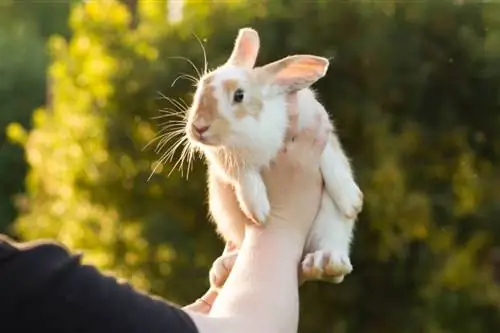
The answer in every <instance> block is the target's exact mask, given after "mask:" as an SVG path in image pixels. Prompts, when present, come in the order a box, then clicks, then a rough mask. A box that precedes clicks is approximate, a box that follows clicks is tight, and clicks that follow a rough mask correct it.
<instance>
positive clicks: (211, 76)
mask: <svg viewBox="0 0 500 333" xmlns="http://www.w3.org/2000/svg"><path fill="white" fill-rule="evenodd" d="M259 47H260V39H259V35H258V33H257V32H256V31H255V30H253V29H251V28H243V29H240V30H239V33H238V36H237V38H236V42H235V45H234V49H233V51H232V53H231V56H230V57H229V59H228V60H227V62H226V63H225V64H223V65H222V66H220V67H218V68H217V69H215V70H214V71H212V72H210V73H207V74H206V75H204V76H203V77H202V78H201V79H200V81H199V83H198V87H197V90H196V92H195V95H194V98H193V104H192V105H191V107H190V109H189V111H188V116H187V122H186V134H187V137H188V139H189V140H190V141H191V143H193V144H194V145H195V146H197V147H198V148H202V149H203V148H210V147H222V148H250V149H251V148H253V147H255V146H257V147H259V146H262V145H263V144H264V145H266V143H268V142H269V140H270V139H271V137H272V136H273V135H274V136H276V140H278V141H279V140H282V138H283V135H284V133H281V132H284V130H285V129H286V125H287V117H286V114H287V112H286V102H285V100H286V99H285V97H286V94H288V93H290V92H293V91H298V90H301V89H303V88H307V87H309V86H310V85H312V84H313V83H314V82H316V81H317V80H318V79H320V78H321V77H323V76H324V75H325V73H326V71H327V68H328V64H329V62H328V60H327V59H325V58H322V57H317V56H312V55H294V56H289V57H286V58H283V59H281V60H278V61H275V62H273V63H270V64H268V65H265V66H262V67H257V68H254V65H255V62H256V59H257V55H258V52H259Z"/></svg>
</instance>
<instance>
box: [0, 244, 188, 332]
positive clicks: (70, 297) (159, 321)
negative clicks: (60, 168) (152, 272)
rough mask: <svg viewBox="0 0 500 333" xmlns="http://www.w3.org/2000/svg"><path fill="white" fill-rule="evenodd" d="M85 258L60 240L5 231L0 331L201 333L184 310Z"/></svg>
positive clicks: (0, 258)
mask: <svg viewBox="0 0 500 333" xmlns="http://www.w3.org/2000/svg"><path fill="white" fill-rule="evenodd" d="M80 259H81V258H80V256H78V255H71V254H70V253H69V252H68V251H67V250H66V249H65V248H63V247H62V246H60V245H58V244H55V243H50V242H33V243H24V244H22V243H14V242H13V241H11V240H9V239H7V238H6V237H3V236H2V235H0V327H1V329H0V331H2V332H5V333H9V332H13V333H14V332H16V333H17V332H37V333H44V332H51V333H83V332H85V333H87V332H88V333H101V332H102V333H129V332H130V333H136V332H137V333H153V332H154V333H156V332H158V333H160V332H161V333H197V329H196V327H195V325H194V323H193V322H192V320H191V318H190V317H189V316H188V315H187V314H186V313H185V312H183V311H182V310H180V309H178V308H177V307H175V306H174V305H172V304H169V303H167V302H165V301H163V300H161V299H158V298H154V297H151V296H148V295H146V294H143V293H140V292H138V291H136V290H134V289H133V288H132V287H131V286H130V285H128V284H121V283H118V282H117V281H116V280H115V279H114V278H112V277H108V276H105V275H103V274H101V273H100V272H99V271H98V270H96V269H95V268H94V267H92V266H88V265H83V264H82V263H81V260H80Z"/></svg>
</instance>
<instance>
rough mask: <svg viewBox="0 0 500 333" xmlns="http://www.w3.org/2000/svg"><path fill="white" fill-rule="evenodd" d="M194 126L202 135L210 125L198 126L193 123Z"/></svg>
mask: <svg viewBox="0 0 500 333" xmlns="http://www.w3.org/2000/svg"><path fill="white" fill-rule="evenodd" d="M193 128H194V130H195V131H196V133H198V134H199V135H202V134H203V133H205V132H206V131H208V129H209V128H210V126H196V125H193Z"/></svg>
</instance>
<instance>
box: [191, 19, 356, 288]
mask: <svg viewBox="0 0 500 333" xmlns="http://www.w3.org/2000/svg"><path fill="white" fill-rule="evenodd" d="M259 48H260V38H259V35H258V33H257V31H255V30H254V29H252V28H249V27H247V28H242V29H240V30H239V32H238V35H237V37H236V41H235V44H234V49H233V51H232V53H231V55H230V57H229V59H228V60H227V62H226V63H225V64H223V65H222V66H220V67H218V68H216V69H215V70H213V71H211V72H208V73H205V74H204V75H203V76H202V77H201V78H200V80H199V82H198V85H197V88H196V91H195V94H194V96H193V102H192V104H191V106H190V108H189V109H188V111H187V114H186V126H185V134H186V137H187V139H188V140H189V142H190V144H191V147H192V149H195V150H197V151H198V152H201V153H202V155H203V156H204V158H205V161H206V163H207V180H208V201H209V211H210V215H211V218H212V220H213V221H214V222H215V224H216V227H217V232H218V233H219V234H220V235H221V236H222V238H223V239H224V240H225V241H226V244H227V243H228V242H230V243H232V244H234V246H235V247H236V248H238V247H239V246H240V245H241V243H242V241H243V238H244V235H245V231H244V230H245V228H244V227H245V223H257V224H259V225H265V223H266V221H267V218H268V216H269V213H270V209H271V206H270V203H269V200H268V197H267V192H266V186H265V184H264V182H263V180H262V177H261V170H262V169H263V168H265V167H267V166H269V165H270V162H271V161H272V160H273V158H274V157H275V156H276V155H277V153H278V152H279V150H280V149H281V148H282V146H283V144H284V139H285V134H286V131H287V127H288V122H289V120H288V111H287V102H286V95H287V94H289V93H291V92H294V91H296V92H297V102H298V109H299V119H298V122H299V128H303V127H304V126H307V125H309V124H311V122H312V121H313V119H314V117H315V114H316V113H315V112H323V113H325V114H326V113H327V112H326V110H325V109H324V107H323V106H322V105H321V104H320V103H319V102H318V100H317V99H316V97H315V94H314V92H313V91H312V90H311V89H310V86H311V85H312V84H313V83H315V82H316V81H317V80H319V79H320V78H322V77H323V76H324V75H325V74H326V72H327V69H328V66H329V61H328V59H326V58H322V57H318V56H313V55H293V56H288V57H286V58H283V59H281V60H278V61H275V62H272V63H270V64H267V65H265V66H261V67H254V66H255V62H256V59H257V55H258V52H259ZM332 129H333V130H332V133H331V135H330V137H329V141H328V143H327V146H326V148H325V150H324V153H323V156H322V159H321V172H322V175H323V179H324V183H325V189H324V190H323V194H322V199H321V205H320V210H319V212H318V215H317V218H316V220H315V221H314V224H313V227H312V230H311V232H310V234H309V236H308V240H307V243H306V246H305V249H304V253H305V254H304V256H303V260H302V263H301V276H302V278H303V279H305V280H324V281H330V282H333V283H341V282H342V281H343V280H344V277H345V275H347V274H349V273H351V271H352V269H353V267H352V264H351V262H350V258H349V252H350V246H351V241H352V238H353V233H354V224H355V221H356V219H357V215H358V214H359V212H360V211H361V209H362V206H363V193H362V191H361V190H360V188H359V187H358V185H357V184H356V181H355V179H354V175H353V171H352V169H351V166H350V163H349V160H348V158H347V157H346V156H345V154H344V152H343V150H342V147H341V144H340V142H339V139H338V137H337V136H336V134H335V127H333V123H332ZM225 253H226V251H225ZM233 255H234V250H232V251H228V253H227V256H233ZM218 263H220V261H218V262H216V263H214V265H213V266H212V271H211V274H210V276H211V278H210V281H211V283H212V284H216V281H217V274H218V273H217V272H218V271H220V270H221V269H223V268H222V267H220V264H219V265H218ZM214 287H217V286H214Z"/></svg>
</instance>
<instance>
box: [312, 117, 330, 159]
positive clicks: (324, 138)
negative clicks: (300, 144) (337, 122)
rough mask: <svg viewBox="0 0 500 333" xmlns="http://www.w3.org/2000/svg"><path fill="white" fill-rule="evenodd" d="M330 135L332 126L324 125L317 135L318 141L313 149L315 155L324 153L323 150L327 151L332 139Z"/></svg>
mask: <svg viewBox="0 0 500 333" xmlns="http://www.w3.org/2000/svg"><path fill="white" fill-rule="evenodd" d="M330 133H331V125H330V124H324V123H322V126H321V128H320V130H319V131H318V133H317V136H316V140H315V141H314V144H313V147H312V153H314V154H317V153H319V154H321V153H323V150H324V149H325V147H326V145H327V143H328V139H329V138H330Z"/></svg>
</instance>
